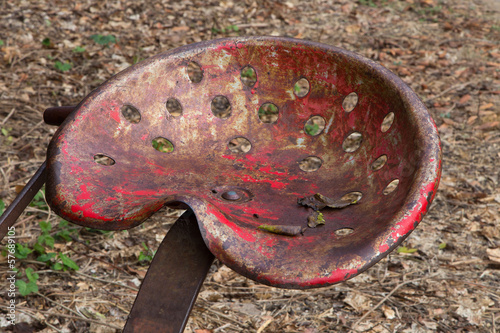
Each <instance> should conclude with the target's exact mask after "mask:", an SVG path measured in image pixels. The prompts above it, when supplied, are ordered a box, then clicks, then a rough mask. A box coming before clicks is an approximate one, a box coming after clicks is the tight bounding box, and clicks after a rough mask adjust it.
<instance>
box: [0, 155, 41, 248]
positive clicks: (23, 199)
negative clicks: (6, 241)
mask: <svg viewBox="0 0 500 333" xmlns="http://www.w3.org/2000/svg"><path fill="white" fill-rule="evenodd" d="M46 165H47V164H46V162H43V164H42V165H41V166H40V168H39V169H38V170H37V172H36V173H35V175H34V176H33V178H31V179H30V181H29V182H28V184H26V186H25V187H24V188H23V189H22V191H21V192H20V193H19V194H18V195H17V197H16V198H15V199H14V201H12V203H11V204H10V206H9V207H7V209H6V210H5V212H4V213H3V214H2V216H0V240H2V239H3V238H4V237H5V235H6V234H7V232H8V230H9V227H10V226H12V225H13V224H14V223H15V222H16V220H17V218H18V217H19V216H20V215H21V214H22V212H23V211H24V209H25V208H26V207H27V206H28V205H29V204H30V202H31V200H32V199H33V197H34V196H35V194H36V193H37V192H38V190H40V188H42V185H43V184H44V183H45V179H46Z"/></svg>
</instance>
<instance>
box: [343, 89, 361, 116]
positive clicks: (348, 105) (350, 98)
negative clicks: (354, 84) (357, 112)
mask: <svg viewBox="0 0 500 333" xmlns="http://www.w3.org/2000/svg"><path fill="white" fill-rule="evenodd" d="M356 105H358V94H356V93H355V92H352V93H350V94H349V95H347V96H346V97H345V98H344V101H343V102H342V108H343V109H344V111H345V112H351V111H352V110H354V108H355V107H356Z"/></svg>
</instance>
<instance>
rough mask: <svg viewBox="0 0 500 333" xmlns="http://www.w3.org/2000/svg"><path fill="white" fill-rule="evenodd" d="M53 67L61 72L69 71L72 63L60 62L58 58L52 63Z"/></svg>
mask: <svg viewBox="0 0 500 333" xmlns="http://www.w3.org/2000/svg"><path fill="white" fill-rule="evenodd" d="M54 67H55V68H56V69H57V70H60V71H61V72H67V71H69V70H70V69H71V68H72V67H73V64H72V63H70V62H65V63H62V62H60V61H59V60H58V61H56V62H55V63H54Z"/></svg>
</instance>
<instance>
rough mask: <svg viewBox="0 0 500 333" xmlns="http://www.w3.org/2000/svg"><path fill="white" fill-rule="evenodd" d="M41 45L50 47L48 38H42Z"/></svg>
mask: <svg viewBox="0 0 500 333" xmlns="http://www.w3.org/2000/svg"><path fill="white" fill-rule="evenodd" d="M42 45H43V46H46V47H49V46H50V38H44V39H43V40H42Z"/></svg>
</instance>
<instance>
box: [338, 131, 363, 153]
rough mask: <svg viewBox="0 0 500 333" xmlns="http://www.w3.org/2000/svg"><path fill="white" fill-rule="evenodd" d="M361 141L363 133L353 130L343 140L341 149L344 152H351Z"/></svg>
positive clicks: (356, 148)
mask: <svg viewBox="0 0 500 333" xmlns="http://www.w3.org/2000/svg"><path fill="white" fill-rule="evenodd" d="M362 141H363V135H362V134H361V133H359V132H353V133H351V134H349V135H348V136H347V137H346V138H345V140H344V142H343V143H342V149H344V151H345V152H346V153H352V152H354V151H356V150H358V148H359V147H360V146H361V142H362Z"/></svg>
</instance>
